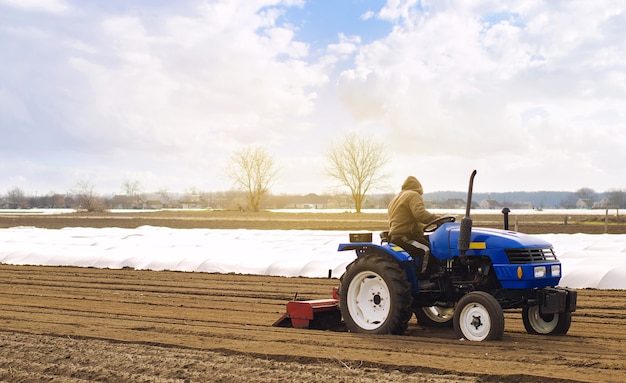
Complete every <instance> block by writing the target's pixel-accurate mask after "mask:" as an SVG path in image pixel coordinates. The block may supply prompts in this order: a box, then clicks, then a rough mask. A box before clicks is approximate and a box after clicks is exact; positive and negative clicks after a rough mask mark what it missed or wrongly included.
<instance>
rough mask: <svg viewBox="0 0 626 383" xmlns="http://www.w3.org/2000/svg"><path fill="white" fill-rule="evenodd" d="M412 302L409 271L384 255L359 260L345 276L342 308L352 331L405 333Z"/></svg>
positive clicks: (347, 270)
mask: <svg viewBox="0 0 626 383" xmlns="http://www.w3.org/2000/svg"><path fill="white" fill-rule="evenodd" d="M412 299H413V298H412V296H411V289H410V286H409V282H408V280H407V277H406V272H405V271H404V270H403V269H402V268H401V267H400V265H399V264H398V262H396V261H395V260H392V259H390V258H388V257H386V256H384V255H379V254H369V255H364V256H361V257H359V258H357V259H356V260H354V262H352V263H351V264H349V265H348V267H347V268H346V272H345V273H344V274H343V276H342V277H341V286H340V288H339V307H340V310H341V315H342V316H343V319H344V321H345V323H346V327H347V328H348V330H349V331H352V332H358V333H370V334H403V333H404V331H406V329H407V326H408V322H409V320H410V319H411V316H412V312H411V303H412Z"/></svg>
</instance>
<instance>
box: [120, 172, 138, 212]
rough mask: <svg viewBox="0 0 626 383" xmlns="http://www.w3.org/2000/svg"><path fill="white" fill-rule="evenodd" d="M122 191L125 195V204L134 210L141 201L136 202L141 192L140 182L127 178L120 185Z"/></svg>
mask: <svg viewBox="0 0 626 383" xmlns="http://www.w3.org/2000/svg"><path fill="white" fill-rule="evenodd" d="M122 191H123V192H124V194H125V195H126V198H127V200H128V201H127V203H128V205H129V206H130V207H132V208H135V207H136V206H137V205H138V204H140V203H141V201H138V200H137V197H138V196H139V193H140V192H141V182H139V180H135V179H130V178H127V179H126V180H125V181H124V183H123V184H122Z"/></svg>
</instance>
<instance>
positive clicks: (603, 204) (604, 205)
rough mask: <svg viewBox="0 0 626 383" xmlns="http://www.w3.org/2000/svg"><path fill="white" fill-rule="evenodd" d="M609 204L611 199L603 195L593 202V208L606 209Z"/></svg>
mask: <svg viewBox="0 0 626 383" xmlns="http://www.w3.org/2000/svg"><path fill="white" fill-rule="evenodd" d="M610 206H611V200H610V199H609V197H604V198H602V199H601V200H600V201H598V202H594V203H593V208H594V209H606V208H608V207H610Z"/></svg>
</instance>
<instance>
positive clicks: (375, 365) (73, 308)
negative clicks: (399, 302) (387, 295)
mask: <svg viewBox="0 0 626 383" xmlns="http://www.w3.org/2000/svg"><path fill="white" fill-rule="evenodd" d="M29 218H30V219H31V221H30V222H28V223H22V224H27V225H29V226H40V227H47V226H46V225H45V223H42V222H43V221H38V220H40V219H41V218H43V217H29ZM64 219H65V218H64ZM81 219H82V218H81ZM81 219H79V218H76V219H75V221H76V222H75V223H74V224H73V225H72V224H65V225H64V226H96V225H89V224H86V223H78V221H80V220H81ZM116 219H118V220H120V221H122V220H127V219H135V218H123V219H122V218H116ZM285 219H286V218H285ZM291 219H294V218H291ZM317 219H319V218H317ZM370 219H371V218H370ZM44 221H45V220H44ZM171 221H172V222H174V221H176V222H178V221H180V222H184V221H185V220H184V219H176V220H171ZM257 221H258V218H257ZM274 221H276V220H274ZM357 221H358V220H357ZM0 222H1V223H2V224H7V225H8V226H12V225H11V224H10V223H7V221H6V217H0ZM81 222H82V221H81ZM311 222H312V221H311V220H310V221H309V226H310V225H312V224H311ZM142 224H151V223H150V222H147V221H142ZM357 224H358V222H357ZM299 225H302V226H306V225H305V224H302V223H301V222H299V221H298V223H297V224H295V226H299ZM325 225H329V226H333V225H335V224H328V223H327V224H325ZM0 226H1V225H0ZM111 226H114V225H111ZM171 226H173V227H177V225H171ZM239 226H245V225H239ZM252 226H253V227H250V228H260V227H261V228H265V227H263V226H254V225H252ZM342 226H344V227H342V228H341V229H351V228H352V227H347V226H349V225H344V224H342ZM126 227H128V226H126ZM360 227H361V228H363V226H360ZM282 228H292V227H282ZM309 228H313V229H319V227H309ZM368 228H369V227H368ZM336 229H339V228H336ZM550 232H558V231H555V230H553V231H550ZM337 284H338V281H337V280H336V279H310V278H279V277H266V276H252V275H234V274H208V273H183V272H170V271H159V272H157V271H138V270H131V269H122V270H109V269H94V268H69V267H41V266H13V265H0V305H1V306H0V307H1V308H2V310H1V311H0V323H1V324H2V327H1V328H0V380H1V381H6V382H41V381H50V382H92V381H99V382H241V381H247V382H250V383H257V382H319V381H328V382H623V381H624V380H625V378H624V377H625V376H626V358H625V357H626V331H624V328H625V325H626V292H624V291H607V290H580V291H579V299H578V303H579V304H578V310H577V311H576V312H575V313H574V315H573V320H572V326H571V329H570V331H569V333H568V334H567V335H565V336H550V337H545V336H536V335H530V334H527V333H526V331H525V330H524V326H523V324H522V320H521V313H520V312H519V311H507V312H506V313H505V318H506V319H505V320H506V325H505V334H504V337H503V339H502V340H501V341H494V342H481V343H479V342H468V341H464V340H460V339H458V338H457V337H456V336H455V335H454V332H453V331H452V330H451V329H437V328H424V327H421V326H419V325H418V324H417V322H416V320H415V319H412V321H411V324H410V326H409V330H408V331H407V333H406V334H405V335H403V336H371V335H363V334H353V333H348V332H342V331H322V330H299V329H293V328H281V327H273V326H272V323H273V322H274V321H275V320H277V319H278V318H279V317H280V315H281V314H282V313H283V312H284V311H285V304H286V302H287V301H289V300H291V299H292V298H293V297H294V295H295V294H296V293H297V297H298V299H318V298H327V297H329V296H330V293H331V290H332V288H333V287H335V286H337Z"/></svg>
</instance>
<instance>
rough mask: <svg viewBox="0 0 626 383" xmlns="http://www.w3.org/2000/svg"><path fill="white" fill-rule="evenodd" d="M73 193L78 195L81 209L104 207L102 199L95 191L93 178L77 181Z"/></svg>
mask: <svg viewBox="0 0 626 383" xmlns="http://www.w3.org/2000/svg"><path fill="white" fill-rule="evenodd" d="M71 193H73V194H75V195H76V198H77V202H78V207H79V208H80V209H84V210H87V211H100V210H102V209H103V206H104V205H103V203H102V199H101V198H100V197H99V196H98V193H96V192H95V186H94V184H93V183H92V182H91V180H89V179H86V178H83V179H80V180H78V181H76V184H75V185H74V187H73V188H72V191H71Z"/></svg>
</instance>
